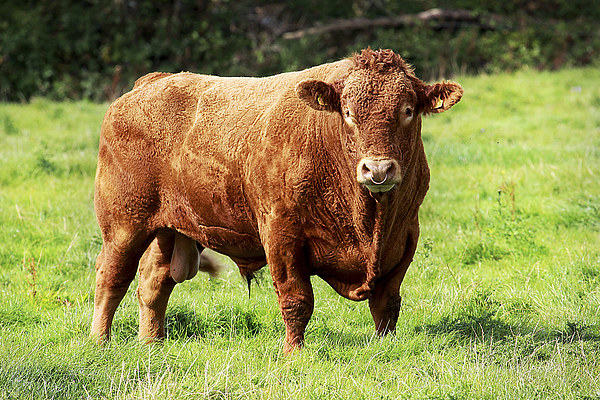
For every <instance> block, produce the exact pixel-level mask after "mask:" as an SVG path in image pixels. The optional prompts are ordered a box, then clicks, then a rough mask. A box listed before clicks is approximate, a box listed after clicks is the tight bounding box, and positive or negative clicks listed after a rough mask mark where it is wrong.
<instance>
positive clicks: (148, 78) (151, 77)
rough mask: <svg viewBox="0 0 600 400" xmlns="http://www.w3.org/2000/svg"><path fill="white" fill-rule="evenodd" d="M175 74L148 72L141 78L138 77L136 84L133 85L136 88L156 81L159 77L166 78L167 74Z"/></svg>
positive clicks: (169, 74)
mask: <svg viewBox="0 0 600 400" xmlns="http://www.w3.org/2000/svg"><path fill="white" fill-rule="evenodd" d="M171 75H173V74H171V73H169V72H151V73H149V74H146V75H144V76H142V77H140V78H138V79H137V80H136V81H135V84H134V85H133V88H134V89H138V88H140V87H142V86H144V85H147V84H149V83H152V82H154V81H157V80H158V79H162V78H165V77H167V76H171Z"/></svg>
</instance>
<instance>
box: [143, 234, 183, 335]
mask: <svg viewBox="0 0 600 400" xmlns="http://www.w3.org/2000/svg"><path fill="white" fill-rule="evenodd" d="M174 245H175V232H173V231H169V230H163V231H159V232H158V233H157V235H156V237H155V238H154V240H153V241H152V243H151V244H150V246H149V247H148V249H147V250H146V252H145V253H144V255H143V256H142V260H141V261H140V281H139V286H138V289H137V297H138V301H139V305H140V327H139V338H140V340H142V341H147V342H150V341H152V340H154V339H159V338H163V337H164V336H165V314H166V310H167V303H168V302H169V297H170V296H171V292H172V291H173V288H174V287H175V285H176V284H177V282H175V281H174V280H173V278H172V277H171V273H170V265H171V257H172V255H173V248H174Z"/></svg>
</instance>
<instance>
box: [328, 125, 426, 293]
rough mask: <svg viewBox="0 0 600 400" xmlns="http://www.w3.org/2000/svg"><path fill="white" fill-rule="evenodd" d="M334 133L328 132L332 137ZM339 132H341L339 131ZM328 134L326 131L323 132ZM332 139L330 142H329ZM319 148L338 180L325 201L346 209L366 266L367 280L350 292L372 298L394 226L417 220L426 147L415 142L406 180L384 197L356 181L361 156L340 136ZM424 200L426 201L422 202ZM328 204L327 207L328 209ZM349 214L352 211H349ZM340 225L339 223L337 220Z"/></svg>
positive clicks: (352, 234)
mask: <svg viewBox="0 0 600 400" xmlns="http://www.w3.org/2000/svg"><path fill="white" fill-rule="evenodd" d="M333 132H334V130H333V129H332V130H330V131H329V132H327V133H328V134H332V133H333ZM338 132H339V131H338ZM323 133H325V132H323ZM328 139H329V140H328ZM318 146H321V147H320V148H321V149H322V150H323V151H322V153H321V155H320V157H323V159H321V160H319V162H326V163H328V164H330V165H332V166H333V167H332V173H333V174H335V177H334V179H332V180H331V181H330V183H331V186H328V187H327V188H325V190H326V191H327V192H328V193H326V194H325V193H324V196H323V198H324V199H327V200H328V201H333V202H335V203H337V204H335V205H334V206H333V207H331V209H340V208H341V209H343V210H346V211H345V212H344V214H345V217H346V218H348V217H349V218H351V221H348V223H346V224H345V225H346V227H348V226H351V227H352V228H350V230H352V231H353V232H352V233H351V234H350V237H351V238H352V237H353V238H354V239H353V240H354V241H355V243H356V244H357V245H358V246H359V248H360V249H361V253H362V255H363V257H364V262H365V266H366V271H365V272H366V279H365V281H364V282H363V284H362V285H360V286H359V287H357V288H356V289H354V290H352V291H351V292H350V293H349V296H348V297H349V298H353V299H355V300H362V299H365V298H366V297H368V295H369V293H370V291H371V290H372V289H373V286H374V284H375V281H376V279H377V278H378V277H380V275H381V268H380V264H381V259H382V256H383V254H384V253H385V248H386V243H387V242H388V239H389V236H390V233H391V228H392V226H395V225H397V224H398V223H401V224H402V223H408V221H406V220H407V219H411V218H414V213H415V210H416V209H417V208H418V205H415V204H414V203H415V202H416V201H419V200H418V199H416V196H420V194H417V193H420V189H419V187H420V185H422V182H420V179H421V178H422V177H421V176H420V175H421V171H420V169H419V168H420V165H419V163H420V162H426V161H425V160H424V159H423V160H421V158H423V157H422V156H424V154H422V153H423V148H422V145H421V144H420V142H419V141H417V142H416V143H415V147H414V148H413V149H412V151H411V152H410V154H409V155H408V157H406V158H407V159H408V160H407V161H408V163H407V165H406V167H405V168H406V170H405V171H404V174H403V175H404V179H403V181H402V182H401V183H400V184H399V185H398V187H396V188H394V189H393V190H392V191H390V192H388V193H384V194H371V193H370V192H369V191H368V190H367V189H366V188H365V187H363V186H362V185H360V184H358V183H357V181H356V165H357V163H358V157H356V155H355V154H353V153H352V151H351V149H348V148H346V146H345V144H344V141H343V140H340V138H339V137H337V138H335V137H329V138H327V137H323V138H322V140H320V141H319V143H318ZM425 184H427V183H425ZM421 200H422V199H421ZM327 205H328V204H326V206H327ZM348 211H349V212H348ZM336 222H338V221H336Z"/></svg>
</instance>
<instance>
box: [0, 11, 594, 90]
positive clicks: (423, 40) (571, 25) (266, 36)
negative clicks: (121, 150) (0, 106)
mask: <svg viewBox="0 0 600 400" xmlns="http://www.w3.org/2000/svg"><path fill="white" fill-rule="evenodd" d="M432 8H442V9H463V10H466V11H468V12H469V13H470V14H471V17H470V18H462V19H448V18H438V19H431V20H428V21H427V22H418V23H413V24H409V25H408V26H396V27H390V26H387V27H386V26H380V27H369V26H368V25H364V24H363V25H362V27H361V25H360V24H359V25H358V26H356V25H355V26H354V28H352V29H349V28H344V29H338V30H331V31H325V32H322V33H318V34H304V35H303V34H300V35H295V36H294V35H292V36H290V33H291V32H295V31H296V32H297V31H298V30H300V31H302V30H303V29H306V28H308V27H313V26H321V27H322V26H327V25H331V24H334V23H335V22H336V21H337V22H339V21H340V20H344V21H346V20H356V18H364V19H375V18H381V17H392V18H393V17H398V16H401V15H413V14H417V13H419V12H422V11H425V10H430V9H432ZM0 15H1V16H2V17H1V18H0V100H10V101H23V100H29V99H30V98H31V97H32V96H40V95H41V96H46V97H50V98H53V99H74V98H75V99H78V98H85V99H93V100H107V99H108V100H110V99H113V98H115V97H116V96H118V95H119V94H121V93H122V92H123V91H124V90H126V89H129V88H131V86H132V84H133V82H134V80H135V79H136V78H138V77H139V76H141V75H143V74H145V73H146V72H149V71H155V70H161V71H167V72H179V71H181V70H190V71H193V72H201V73H210V74H220V75H267V74H273V73H278V72H282V71H286V70H291V69H298V68H303V67H308V66H312V65H316V64H319V63H322V62H325V61H331V60H335V59H338V58H342V57H345V56H348V55H350V54H352V53H353V52H355V51H357V50H359V49H361V48H364V47H366V46H368V45H370V46H372V47H374V48H378V47H382V48H392V49H394V50H397V51H399V52H400V53H401V54H402V55H403V56H404V57H405V58H406V59H408V60H409V61H410V62H412V63H413V64H414V65H415V66H416V68H417V72H418V73H419V75H420V76H421V77H423V78H425V79H432V78H438V77H440V76H443V77H449V76H452V75H455V74H457V73H460V74H465V73H477V72H497V71H501V70H513V69H518V68H520V67H522V66H530V67H533V68H538V69H556V68H559V67H564V66H581V65H589V64H593V65H596V66H597V65H598V59H599V51H600V28H599V25H598V21H599V20H600V7H598V6H597V5H595V4H594V3H593V2H591V3H590V1H589V0H512V1H505V0H492V1H482V0H409V1H397V0H330V1H321V0H290V1H285V2H273V1H254V0H253V1H250V0H172V1H168V2H156V1H152V0H136V1H126V0H83V1H82V0H53V1H36V0H20V1H15V0H7V1H3V2H1V3H0ZM290 37H293V38H290Z"/></svg>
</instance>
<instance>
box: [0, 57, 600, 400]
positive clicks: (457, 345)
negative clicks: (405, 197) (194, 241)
mask: <svg viewBox="0 0 600 400" xmlns="http://www.w3.org/2000/svg"><path fill="white" fill-rule="evenodd" d="M457 80H458V81H459V82H461V84H463V86H464V88H465V96H464V99H463V100H462V101H461V102H460V103H459V104H458V105H457V106H455V107H454V108H453V109H452V110H451V111H450V112H448V113H445V114H442V115H439V116H435V117H428V118H427V119H426V120H425V121H424V130H423V138H424V142H425V147H426V151H427V154H428V158H429V162H430V167H431V172H432V180H431V188H430V191H429V194H428V196H427V198H426V199H425V203H424V204H423V207H422V211H421V214H420V220H421V240H420V242H419V247H418V249H417V254H416V256H415V260H414V262H413V264H412V265H411V267H410V269H409V271H408V273H407V276H406V278H405V280H404V284H403V286H402V289H401V294H402V297H403V306H402V310H401V315H400V319H399V323H398V330H397V333H396V334H395V335H393V336H389V337H385V338H379V337H376V336H374V335H373V326H372V325H373V323H372V320H371V317H370V314H369V311H368V307H367V304H366V303H364V302H363V303H354V302H351V301H348V300H345V299H342V298H341V297H339V296H338V295H337V294H335V293H334V292H333V290H332V289H331V288H329V287H328V286H327V285H326V284H325V283H323V282H322V281H320V280H319V279H314V280H313V282H314V285H315V297H316V307H315V312H314V315H313V318H312V320H311V322H310V324H309V326H308V330H307V335H306V348H305V349H304V350H303V351H302V352H301V353H300V354H296V355H293V356H290V357H285V356H283V355H282V354H281V347H282V341H283V322H282V320H281V317H280V315H279V311H278V309H277V300H276V297H275V294H274V291H273V288H272V285H271V283H270V277H269V276H268V272H267V271H264V272H263V273H261V276H260V279H259V283H260V285H258V286H257V285H253V287H252V295H251V297H250V298H249V297H248V292H247V289H246V286H245V282H244V281H243V280H242V279H241V278H240V277H239V275H238V273H237V272H236V270H235V269H234V268H233V265H232V264H230V267H229V268H228V269H227V270H226V272H225V273H224V274H223V276H222V277H220V278H218V279H212V280H211V279H209V278H208V277H207V276H204V275H203V276H198V277H196V278H195V279H194V280H192V281H189V282H186V283H184V284H181V285H178V287H177V288H176V289H175V292H174V294H173V296H172V298H171V302H170V305H169V309H168V312H167V314H168V315H167V324H168V327H167V335H168V338H167V340H166V341H165V342H164V344H163V345H157V346H145V345H140V344H138V343H137V340H136V331H137V301H136V299H135V294H134V291H133V290H134V288H135V283H134V285H132V288H131V290H130V292H129V294H128V295H127V296H126V298H125V299H124V301H123V303H122V305H121V306H120V307H119V309H118V311H117V315H116V318H115V323H114V327H113V333H114V340H113V341H112V342H111V343H110V344H108V345H106V346H96V345H95V344H93V343H91V342H90V341H89V340H88V338H87V334H88V329H89V325H90V322H91V316H92V301H93V282H94V262H95V257H96V255H97V253H98V251H99V248H100V245H101V241H100V238H99V232H98V228H97V226H96V223H95V218H94V213H93V207H92V201H93V177H94V171H95V162H96V153H97V148H98V145H97V142H98V134H99V128H100V124H101V121H102V117H103V113H104V111H105V109H106V105H97V104H93V103H87V102H77V103H53V102H50V101H46V100H43V99H38V100H36V101H34V102H33V103H31V104H29V105H20V104H0V227H1V228H0V398H3V399H4V398H6V399H85V398H90V399H161V400H162V399H196V398H210V399H245V398H252V399H254V398H256V399H266V398H294V399H296V398H297V399H323V398H331V399H353V400H354V399H397V398H418V399H424V398H427V399H513V398H521V399H534V398H559V399H600V379H599V377H600V234H599V232H600V183H599V178H600V91H599V90H598V85H599V84H600V71H598V70H597V69H591V68H590V69H576V70H565V71H560V72H553V73H550V72H543V73H540V72H534V71H522V72H518V73H515V74H507V75H497V76H479V77H465V78H461V79H457Z"/></svg>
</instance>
